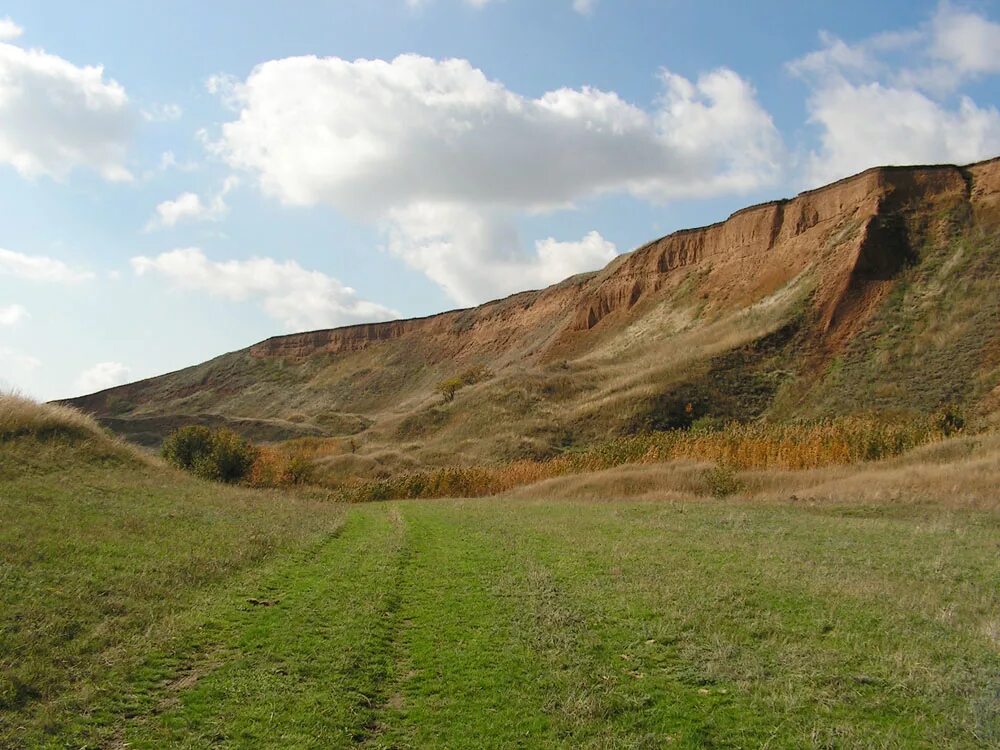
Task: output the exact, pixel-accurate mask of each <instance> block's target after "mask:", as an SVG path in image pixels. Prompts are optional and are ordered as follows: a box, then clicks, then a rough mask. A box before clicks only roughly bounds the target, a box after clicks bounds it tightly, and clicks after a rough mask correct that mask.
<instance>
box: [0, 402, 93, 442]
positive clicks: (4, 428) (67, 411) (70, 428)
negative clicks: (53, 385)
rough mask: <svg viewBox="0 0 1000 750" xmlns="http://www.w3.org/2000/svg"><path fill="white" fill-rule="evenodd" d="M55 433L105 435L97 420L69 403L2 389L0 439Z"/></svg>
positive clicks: (85, 435) (80, 435)
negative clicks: (41, 401)
mask: <svg viewBox="0 0 1000 750" xmlns="http://www.w3.org/2000/svg"><path fill="white" fill-rule="evenodd" d="M53 434H63V435H71V436H75V437H105V433H104V431H103V430H102V429H101V428H100V426H98V424H97V422H95V421H94V420H93V419H91V418H90V417H88V416H87V415H85V414H83V413H82V412H79V411H77V410H76V409H74V408H72V407H70V406H60V405H55V404H39V403H37V402H35V401H32V400H31V399H30V398H27V397H25V396H21V395H18V394H16V393H0V439H5V438H13V437H20V436H22V435H31V436H34V437H47V436H50V435H53Z"/></svg>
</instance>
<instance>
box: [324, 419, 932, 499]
mask: <svg viewBox="0 0 1000 750" xmlns="http://www.w3.org/2000/svg"><path fill="white" fill-rule="evenodd" d="M938 425H939V422H938V420H935V419H932V418H927V419H913V420H906V421H898V422H893V421H885V420H880V419H876V418H863V417H845V418H841V419H830V420H822V421H818V422H814V423H811V424H786V425H774V424H766V423H759V424H731V425H728V426H727V427H725V428H724V429H722V430H719V431H699V430H673V431H669V432H660V433H644V434H640V435H635V436H631V437H625V438H619V439H617V440H613V441H610V442H608V443H605V444H603V445H600V446H597V447H595V448H591V449H587V450H583V451H579V452H571V453H565V454H563V455H561V456H559V457H557V458H554V459H551V460H548V461H531V460H524V461H512V462H509V463H506V464H499V465H489V466H473V467H448V468H443V469H436V470H433V471H424V472H414V473H407V474H402V475H400V476H395V477H388V478H384V479H376V480H354V481H349V482H347V483H344V484H343V485H341V486H339V487H337V488H336V492H335V497H336V498H337V499H338V500H341V501H346V502H363V501H377V500H390V499H397V498H432V497H476V496H482V495H494V494H498V493H502V492H508V491H510V490H512V489H514V488H516V487H521V486H524V485H528V484H533V483H535V482H540V481H543V480H546V479H552V478H555V477H561V476H567V475H574V474H583V473H588V472H595V471H602V470H606V469H611V468H614V467H616V466H622V465H627V464H662V463H664V462H670V461H676V460H679V459H689V460H693V461H701V462H709V463H712V464H716V465H719V466H723V467H726V469H727V470H729V471H733V470H748V469H771V470H803V469H817V468H821V467H826V466H835V465H848V464H854V463H859V462H864V461H874V460H879V459H884V458H888V457H891V456H897V455H900V454H902V453H904V452H906V451H908V450H911V449H913V448H915V447H917V446H919V445H924V444H928V443H933V442H938V441H940V440H942V439H943V438H944V437H945V435H944V432H943V431H942V429H941V428H940V427H939V426H938Z"/></svg>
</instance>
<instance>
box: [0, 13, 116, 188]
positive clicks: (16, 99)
mask: <svg viewBox="0 0 1000 750" xmlns="http://www.w3.org/2000/svg"><path fill="white" fill-rule="evenodd" d="M20 33H21V29H20V28H19V27H18V26H17V25H16V24H14V23H13V22H12V21H10V19H4V20H0V164H8V165H10V166H11V167H13V168H14V169H15V170H17V172H18V173H19V174H21V175H23V176H25V177H29V178H37V177H40V176H47V177H52V178H55V179H60V180H61V179H64V178H65V177H66V176H67V175H68V174H69V173H70V172H71V171H73V170H74V169H77V168H80V167H86V168H89V169H92V170H94V171H96V172H97V173H99V174H100V175H101V176H103V177H104V178H105V179H108V180H112V181H128V180H131V179H132V174H131V172H129V170H128V167H127V166H126V154H127V150H128V145H129V142H130V141H131V137H132V132H133V129H134V125H135V117H134V115H133V113H132V112H131V110H130V108H129V102H128V96H127V95H126V94H125V89H124V88H122V86H121V85H119V84H118V83H116V82H115V81H113V80H110V79H106V78H105V76H104V69H103V68H102V67H101V66H84V67H79V66H77V65H74V64H73V63H71V62H69V61H67V60H64V59H63V58H61V57H57V56H56V55H51V54H49V53H47V52H44V51H42V50H38V49H24V48H22V47H20V46H18V45H16V44H11V43H9V42H10V40H13V39H16V38H17V37H18V36H20ZM2 40H7V42H4V41H2Z"/></svg>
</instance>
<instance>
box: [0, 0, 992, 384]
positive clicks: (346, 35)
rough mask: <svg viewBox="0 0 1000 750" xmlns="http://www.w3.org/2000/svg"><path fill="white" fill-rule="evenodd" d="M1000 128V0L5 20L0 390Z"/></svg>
mask: <svg viewBox="0 0 1000 750" xmlns="http://www.w3.org/2000/svg"><path fill="white" fill-rule="evenodd" d="M998 106H1000V0H993V1H986V0H980V1H978V2H977V1H976V0H970V2H957V1H951V2H937V1H933V2H920V1H919V0H883V1H882V2H879V3H871V2H870V0H865V2H860V1H858V0H838V1H837V2H827V1H825V0H816V2H809V3H803V2H801V1H800V0H780V1H779V0H757V1H756V2H754V3H736V2H728V1H726V2H723V1H722V0H717V1H715V2H707V1H702V2H693V1H688V2H682V1H681V0H658V1H656V0H617V1H614V2H613V1H612V0H357V1H355V0H341V1H339V2H338V1H337V0H325V1H323V2H320V1H319V0H312V1H309V0H298V1H296V2H282V3H278V2H264V1H263V0H262V1H261V2H253V3H248V2H243V1H242V0H216V1H215V2H211V3H206V2H193V1H188V0H172V1H171V2H169V3H167V2H159V3H154V2H151V1H149V0H143V1H137V0H119V1H116V2H111V1H106V2H87V3H81V2H62V1H56V0H24V1H21V0H14V1H12V2H11V1H8V2H4V1H3V0H0V388H4V389H15V390H18V391H20V392H22V393H26V394H28V395H30V396H33V397H35V398H39V399H53V398H62V397H68V396H73V395H80V394H83V393H88V392H92V391H95V390H100V389H103V388H107V387H111V386H114V385H118V384H121V383H124V382H129V381H134V380H138V379H141V378H146V377H150V376H154V375H157V374H161V373H164V372H168V371H171V370H175V369H179V368H181V367H185V366H188V365H192V364H196V363H198V362H202V361H205V360H207V359H209V358H211V357H213V356H217V355H219V354H222V353H224V352H227V351H232V350H235V349H239V348H242V347H245V346H248V345H250V344H252V343H254V342H256V341H260V340H262V339H265V338H267V337H269V336H272V335H277V334H282V333H290V332H295V331H303V330H314V329H319V328H330V327H334V326H340V325H349V324H353V323H360V322H369V321H377V320H387V319H391V318H396V317H411V316H418V315H428V314H432V313H435V312H439V311H442V310H448V309H454V308H456V307H466V306H470V305H475V304H478V303H481V302H484V301H487V300H489V299H494V298H497V297H501V296H504V295H507V294H511V293H513V292H516V291H521V290H524V289H532V288H541V287H544V286H546V285H548V284H550V283H554V282H556V281H559V280H561V279H563V278H565V277H567V276H570V275H572V274H575V273H579V272H583V271H588V270H594V269H597V268H600V267H602V266H603V265H605V264H606V263H607V262H608V261H609V260H611V259H612V258H613V257H615V255H617V254H619V253H622V252H628V251H630V250H632V249H634V248H635V247H637V246H639V245H641V244H643V243H645V242H647V241H649V240H651V239H654V238H656V237H659V236H662V235H664V234H667V233H669V232H671V231H674V230H677V229H682V228H687V227H692V226H700V225H704V224H709V223H712V222H715V221H719V220H721V219H724V218H725V217H726V216H728V215H729V214H730V213H731V212H733V211H735V210H737V209H739V208H741V207H743V206H745V205H748V204H752V203H758V202H761V201H765V200H772V199H775V198H780V197H789V196H791V195H794V194H795V193H797V192H799V191H801V190H804V189H809V188H812V187H817V186H819V185H822V184H825V183H827V182H830V181H832V180H835V179H838V178H840V177H844V176H847V175H850V174H853V173H856V172H859V171H861V170H863V169H865V168H867V167H870V166H874V165H878V164H908V163H937V162H948V163H960V164H961V163H969V162H972V161H977V160H980V159H985V158H990V157H993V156H997V155H1000V112H998Z"/></svg>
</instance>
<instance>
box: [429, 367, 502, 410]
mask: <svg viewBox="0 0 1000 750" xmlns="http://www.w3.org/2000/svg"><path fill="white" fill-rule="evenodd" d="M492 377H493V371H492V370H490V368H488V367H486V366H485V365H476V366H475V367H470V368H469V369H468V370H465V371H464V372H462V374H460V375H456V376H455V377H453V378H448V379H447V380H442V381H441V382H440V383H438V384H437V385H436V386H434V390H435V391H437V392H438V393H440V394H441V396H442V398H444V400H445V401H446V402H447V401H454V400H455V394H456V393H458V392H459V391H460V390H462V389H463V388H465V386H467V385H475V384H476V383H480V382H482V381H483V380H488V379H489V378H492Z"/></svg>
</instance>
